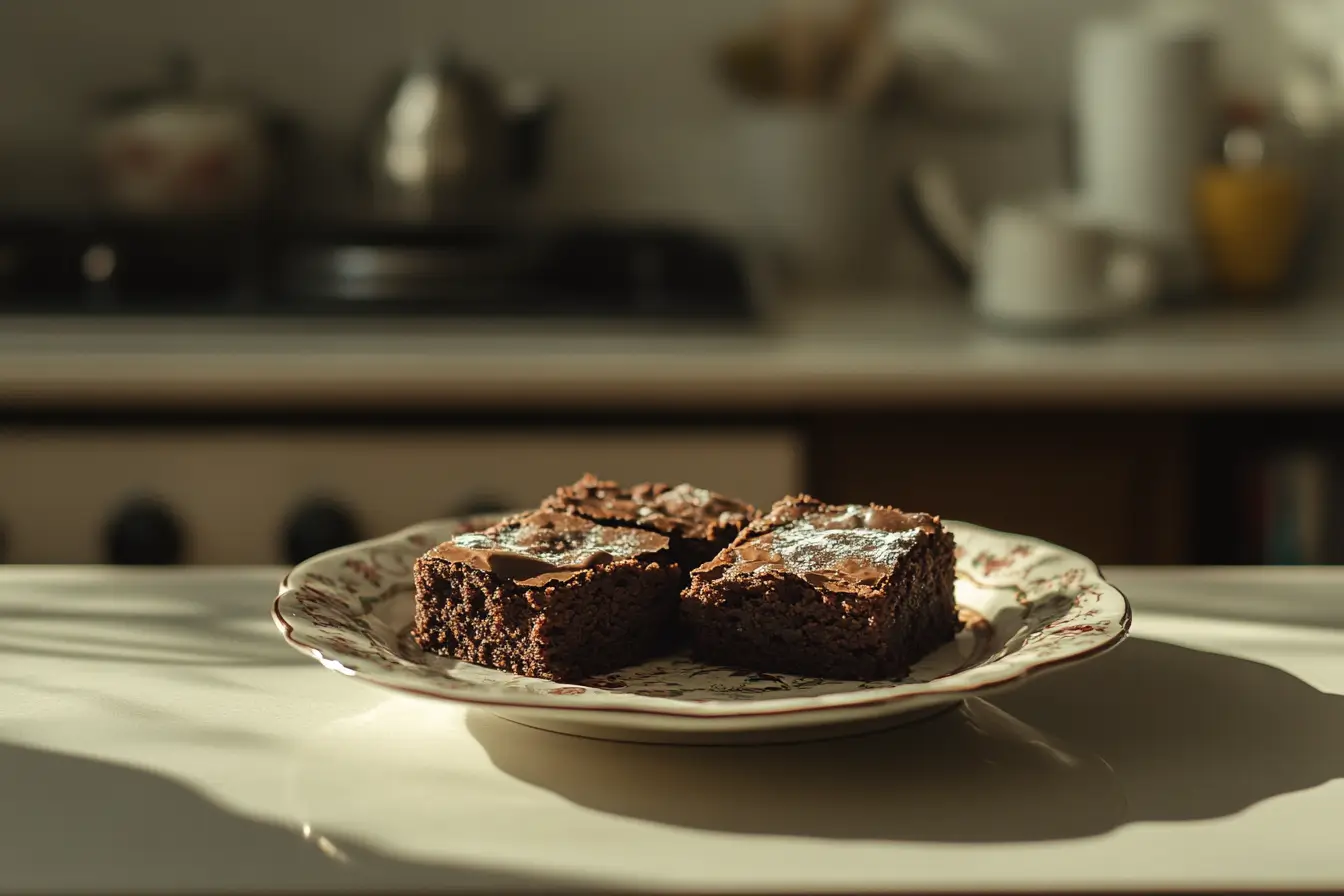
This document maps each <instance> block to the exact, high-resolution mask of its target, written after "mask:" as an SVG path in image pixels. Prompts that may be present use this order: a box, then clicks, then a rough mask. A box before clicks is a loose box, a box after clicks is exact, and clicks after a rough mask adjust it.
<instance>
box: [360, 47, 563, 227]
mask: <svg viewBox="0 0 1344 896" xmlns="http://www.w3.org/2000/svg"><path fill="white" fill-rule="evenodd" d="M553 108H554V101H553V99H552V98H551V96H550V94H549V92H548V91H546V90H545V89H544V88H542V87H540V86H538V85H535V84H529V83H524V82H521V81H515V82H500V81H497V80H496V79H494V78H492V77H490V76H488V75H487V74H486V73H485V72H483V71H481V70H479V69H477V68H475V67H473V66H471V65H470V64H468V63H467V62H466V61H465V60H463V59H462V58H461V57H460V56H457V55H452V54H440V55H436V56H432V57H426V58H423V59H420V60H417V61H416V62H414V63H412V64H411V65H410V66H409V67H408V68H407V69H406V70H405V71H403V72H401V73H399V74H398V75H397V76H396V77H395V79H394V81H393V84H392V86H391V88H390V89H389V90H388V91H387V95H386V96H385V97H384V98H383V100H382V101H381V102H380V104H379V106H378V111H377V113H376V115H375V118H374V123H373V127H372V131H371V133H370V135H369V139H368V174H369V179H370V183H371V186H372V190H373V203H374V206H375V208H376V209H377V210H378V213H379V214H381V215H385V216H389V217H393V218H410V219H426V218H438V219H444V218H447V219H453V220H481V219H487V220H489V219H494V218H498V217H500V216H501V215H507V214H508V213H509V212H510V211H511V206H512V203H513V200H514V199H515V198H516V197H517V196H518V195H519V193H520V191H522V190H525V189H526V188H528V187H530V186H532V185H533V184H534V183H535V181H536V180H537V179H538V177H539V176H540V173H541V168H542V161H543V150H544V146H545V136H546V131H547V125H548V123H549V120H550V117H551V113H552V111H553Z"/></svg>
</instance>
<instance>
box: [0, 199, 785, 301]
mask: <svg viewBox="0 0 1344 896" xmlns="http://www.w3.org/2000/svg"><path fill="white" fill-rule="evenodd" d="M756 270H757V265H756V264H755V263H754V261H753V259H752V256H751V255H750V253H748V252H746V251H744V250H741V249H739V248H738V247H736V246H735V245H733V244H732V243H731V242H729V241H727V240H726V239H724V238H722V237H720V236H719V235H717V234H715V233H712V232H708V231H703V230H699V229H695V228H692V227H683V226H679V225H675V224H638V225H636V224H625V223H617V222H601V221H592V222H575V223H570V224H564V225H556V226H553V227H549V228H539V229H535V230H515V229H512V228H504V227H489V226H485V225H465V224H464V225H455V224H448V223H444V224H434V225H413V224H390V223H368V222H363V221H359V222H345V223H342V222H338V221H323V222H289V223H282V222H277V221H272V222H270V223H269V224H266V225H264V226H261V225H259V226H258V227H256V228H239V227H235V226H231V225H229V224H227V223H219V222H200V221H197V222H192V223H187V222H173V223H172V225H171V226H166V225H158V224H155V223H154V222H147V221H135V222H127V221H109V220H97V219H83V220H48V221H32V220H11V221H0V315H3V314H5V313H22V314H92V313H96V314H105V315H121V316H146V315H148V316H172V315H198V316H207V317H210V316H213V317H247V316H257V317H275V316H283V317H295V318H307V317H349V316H374V317H378V316H382V317H408V316H409V317H426V318H429V317H442V316H458V317H465V316H480V317H495V318H498V317H505V318H526V317H533V318H549V319H563V318H574V317H580V318H589V319H592V318H615V319H622V318H625V319H641V318H656V319H662V320H678V319H681V320H688V321H696V320H717V321H725V322H731V321H738V322H742V323H750V322H751V321H753V320H755V319H756V318H757V312H758V311H759V306H760V303H761V302H762V301H763V299H764V293H763V290H762V288H761V286H762V284H761V280H760V278H759V277H758V276H757V274H756Z"/></svg>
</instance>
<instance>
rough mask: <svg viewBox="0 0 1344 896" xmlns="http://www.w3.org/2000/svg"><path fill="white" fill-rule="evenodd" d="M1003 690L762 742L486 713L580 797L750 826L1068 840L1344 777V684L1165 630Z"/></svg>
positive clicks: (506, 743) (854, 834)
mask: <svg viewBox="0 0 1344 896" xmlns="http://www.w3.org/2000/svg"><path fill="white" fill-rule="evenodd" d="M994 703H995V705H990V704H988V703H985V702H984V701H979V700H972V701H968V702H967V703H966V705H965V706H964V707H963V708H961V709H960V710H959V711H958V712H956V713H948V714H944V715H942V716H938V717H935V718H932V719H929V720H928V721H925V722H920V723H917V724H914V725H910V726H907V727H903V728H896V729H893V730H890V731H886V732H882V733H878V734H871V735H865V736H861V737H852V738H845V739H839V740H831V741H820V742H815V743H806V744H796V745H784V746H768V747H753V748H750V749H742V748H736V747H684V746H677V747H670V746H649V745H638V744H625V743H613V742H606V741H597V740H588V739H584V738H578V737H570V736H566V735H560V734H551V733H547V732H542V731H536V730H533V729H530V728H526V727H524V726H521V725H517V724H514V723H512V722H507V721H504V720H502V719H499V718H497V717H495V716H492V715H490V714H488V713H485V712H473V713H472V714H470V715H469V716H468V727H469V729H470V731H471V733H472V735H473V736H474V737H475V738H476V740H477V741H478V742H479V743H480V744H481V745H482V747H484V749H485V750H486V752H487V754H488V755H489V757H490V759H491V761H492V762H493V763H494V764H495V765H496V766H497V767H498V768H499V769H500V770H502V771H504V772H505V773H507V774H509V775H511V776H513V777H514V778H516V779H518V780H521V781H524V782H526V783H529V784H532V785H535V786H539V787H542V788H545V789H547V790H550V791H552V792H554V793H556V794H558V795H560V796H562V797H564V798H566V799H568V800H570V801H572V802H574V803H576V804H579V805H582V806H586V807H588V808H591V809H595V810H598V811H603V812H609V813H612V814H615V815H620V816H626V817H631V818H637V819H643V820H648V821H654V822H660V823H664V824H670V825H677V826H681V827H688V828H698V829H703V830H712V831H727V832H735V833H754V834H775V835H796V836H811V837H823V838H848V839H870V840H901V841H921V842H963V843H965V842H971V843H975V842H1024V841H1041V840H1059V839H1068V838H1078V837H1088V836H1095V835H1098V834H1103V833H1105V832H1107V831H1110V830H1112V829H1114V828H1116V827H1118V826H1119V825H1121V824H1124V823H1127V822H1132V821H1158V820H1161V821H1179V820H1189V819H1203V818H1215V817H1220V816H1224V815H1230V814H1233V813H1236V812H1238V811H1241V810H1242V809H1245V808H1247V807H1249V806H1251V805H1254V804H1255V803H1257V802H1260V801H1261V800H1265V799H1268V798H1270V797H1273V796H1276V795H1279V794H1283V793H1290V792H1293V791H1297V790H1303V789H1306V788H1310V787H1314V786H1316V785H1319V784H1322V783H1324V782H1327V781H1330V780H1333V779H1335V778H1339V777H1344V697H1338V696H1334V695H1330V694H1324V693H1322V692H1320V691H1318V690H1316V689H1315V688H1313V687H1311V686H1310V685H1308V684H1306V683H1305V682H1303V681H1301V680H1299V679H1297V678H1295V677H1293V676H1292V675H1289V674H1288V673H1286V672H1283V671H1281V670H1278V669H1275V668H1272V667H1270V666H1266V665H1263V664H1260V663H1255V662H1250V661H1247V660H1242V659H1236V658H1233V657H1228V656H1224V655H1221V654H1213V653H1207V652H1204V651H1200V650H1194V649H1190V648H1186V647H1180V646H1176V645H1173V644H1168V643H1165V642H1158V641H1149V640H1144V639H1140V638H1131V639H1130V640H1129V641H1127V642H1126V643H1125V644H1123V645H1121V646H1120V647H1118V648H1117V649H1116V650H1114V651H1111V652H1110V653H1109V654H1107V655H1105V656H1102V657H1099V658H1097V659H1096V660H1093V661H1091V662H1088V663H1084V664H1082V665H1079V666H1076V667H1074V668H1071V669H1067V670H1061V671H1058V672H1056V673H1054V674H1051V675H1046V676H1044V677H1042V678H1041V679H1039V680H1037V681H1034V682H1032V683H1031V684H1029V685H1027V686H1024V687H1023V688H1021V689H1020V690H1017V691H1014V692H1011V693H1008V694H1005V695H1003V696H1002V697H1000V698H996V700H995V701H994ZM996 707H997V708H996ZM1010 713H1011V715H1009V714H1010ZM840 807H843V808H840Z"/></svg>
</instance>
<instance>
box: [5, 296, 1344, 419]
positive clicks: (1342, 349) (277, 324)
mask: <svg viewBox="0 0 1344 896" xmlns="http://www.w3.org/2000/svg"><path fill="white" fill-rule="evenodd" d="M1340 400H1344V300H1332V301H1316V302H1312V303H1305V304H1303V305H1302V306H1300V307H1295V308H1291V309H1287V310H1281V311H1257V310H1216V311H1198V312H1196V311H1190V312H1183V313H1180V314H1169V315H1164V316H1159V317H1153V318H1149V319H1144V320H1139V321H1134V322H1131V323H1128V324H1125V325H1123V326H1120V327H1117V328H1115V329H1113V330H1111V331H1109V332H1105V333H1102V334H1098V335H1094V336H1084V337H1075V338H1068V339H1051V340H1045V339H1039V338H1037V339H1027V338H1014V337H1008V336H1003V335H998V334H994V333H991V332H987V331H986V330H985V329H984V328H982V327H980V326H978V325H977V324H976V323H975V321H974V320H973V318H971V316H970V314H969V312H968V311H967V310H966V309H965V308H964V306H963V305H962V304H961V303H960V302H959V301H958V300H957V299H955V298H952V297H945V298H940V299H933V298H929V299H925V300H916V299H914V298H905V299H900V300H897V299H890V300H888V299H881V298H874V297H871V296H870V297H862V296H851V297H847V298H846V297H832V296H814V297H811V299H810V300H807V301H801V300H794V301H790V302H787V303H784V304H781V305H780V306H779V307H778V308H777V309H774V310H773V312H772V313H771V315H770V317H769V319H768V320H767V321H766V322H764V323H763V324H762V325H760V326H759V327H758V328H756V329H754V330H748V329H744V328H740V327H739V328H736V329H734V328H725V329H723V330H720V331H719V332H715V333H709V332H706V331H705V330H704V329H702V328H699V327H697V326H693V325H683V326H675V325H658V326H652V325H642V326H640V327H638V328H633V327H631V326H630V325H621V324H616V323H603V324H589V325H580V324H576V323H570V322H562V323H558V324H555V325H541V324H537V323H528V324H504V323H487V322H479V321H462V320H452V319H441V320H434V321H429V322H416V323H407V322H404V321H403V322H393V321H382V320H369V321H358V322H350V321H316V322H302V323H300V322H286V321H280V320H263V321H252V322H243V321H238V320H228V319H224V320H204V319H192V320H185V319H177V320H159V321H147V322H137V321H129V320H91V319H72V318H66V319H54V318H31V317H26V318H7V319H4V330H3V332H0V401H4V402H5V403H7V404H9V405H10V406H29V407H59V406H62V405H66V406H81V405H99V404H108V405H118V406H151V407H152V406H188V407H191V408H197V409H200V408H208V407H210V406H241V407H247V408H264V407H267V406H276V405H282V404H283V405H292V404H302V405H304V406H307V407H321V406H339V407H345V408H348V407H351V406H352V405H365V406H367V407H369V408H371V409H379V408H382V407H387V406H389V405H401V406H403V407H412V406H420V407H423V406H426V405H429V406H437V407H441V408H443V409H467V408H480V409H495V410H507V409H520V410H521V409H529V408H538V407H552V408H557V409H564V408H569V407H579V408H593V407H618V406H623V405H624V406H630V407H637V408H650V407H669V408H675V407H685V408H693V409H710V410H712V409H724V410H737V409H740V408H741V407H742V406H744V405H751V406H754V407H757V408H760V409H762V410H771V409H797V408H809V407H825V406H827V405H830V404H833V403H836V402H842V403H844V402H866V403H886V404H890V405H894V406H905V405H925V406H930V405H932V406H940V407H941V406H953V405H958V404H977V405H983V404H985V403H987V402H988V403H994V402H1014V403H1019V404H1034V405H1051V404H1068V403H1087V404H1089V405H1098V404H1123V403H1130V402H1132V403H1142V404H1144V405H1156V404H1175V403H1179V404H1196V405H1218V404H1237V403H1254V402H1274V403H1277V404H1283V403H1310V402H1335V401H1340Z"/></svg>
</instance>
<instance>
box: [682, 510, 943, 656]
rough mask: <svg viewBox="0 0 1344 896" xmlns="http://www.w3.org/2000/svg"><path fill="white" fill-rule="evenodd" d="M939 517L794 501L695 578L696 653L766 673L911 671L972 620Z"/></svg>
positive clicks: (689, 619)
mask: <svg viewBox="0 0 1344 896" xmlns="http://www.w3.org/2000/svg"><path fill="white" fill-rule="evenodd" d="M954 574H955V559H954V557H953V541H952V534H951V533H950V532H948V531H947V530H946V529H944V528H943V526H942V523H941V521H940V520H939V519H938V517H936V516H930V515H928V514H924V513H904V512H902V511H900V510H897V509H896V508H894V507H883V506H880V505H876V504H872V505H859V504H851V505H831V504H823V503H821V502H820V501H817V500H815V499H814V498H811V497H808V496H806V495H804V496H799V497H795V498H785V499H783V500H782V501H780V502H778V503H777V504H775V506H774V507H773V508H771V510H770V512H769V513H767V514H766V515H765V516H763V517H761V518H760V519H759V520H757V521H756V522H754V523H752V524H751V525H749V526H747V527H746V528H745V529H744V530H743V531H742V533H741V534H740V535H739V536H738V537H737V538H736V540H734V542H733V543H732V544H731V545H730V546H729V547H727V548H725V549H724V550H723V551H722V552H721V553H720V554H719V555H718V556H717V557H715V558H714V560H713V561H711V562H710V563H708V564H706V565H704V566H702V567H700V568H699V569H697V570H696V571H695V572H694V573H693V574H692V576H691V584H690V587H688V588H687V589H686V591H685V592H683V596H682V616H683V618H684V620H685V621H686V623H687V625H688V626H689V628H690V629H691V632H692V635H693V638H694V649H695V653H696V656H697V657H698V658H699V659H701V660H704V661H706V662H711V663H717V664H721V665H730V666H738V667H743V668H747V669H755V670H760V671H764V672H786V673H793V674H798V675H815V676H821V677H824V678H840V679H855V680H863V681H872V680H877V679H886V678H899V677H901V676H903V675H905V674H906V673H907V672H908V671H909V669H910V666H911V665H912V664H913V663H915V662H916V661H918V660H919V659H921V658H922V657H923V656H925V655H926V654H928V653H929V652H930V651H932V650H933V649H934V648H936V647H938V646H940V645H942V644H944V643H946V642H947V641H949V640H951V639H952V638H953V637H954V636H955V635H956V633H957V631H958V630H959V629H960V627H961V623H960V621H959V619H958V614H957V609H956V604H955V601H954V599H953V582H954Z"/></svg>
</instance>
